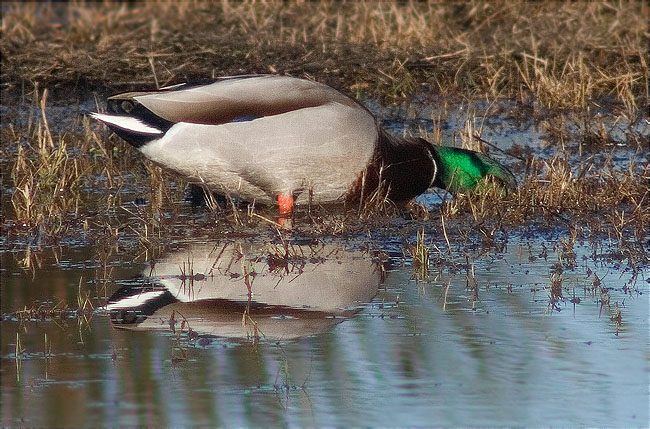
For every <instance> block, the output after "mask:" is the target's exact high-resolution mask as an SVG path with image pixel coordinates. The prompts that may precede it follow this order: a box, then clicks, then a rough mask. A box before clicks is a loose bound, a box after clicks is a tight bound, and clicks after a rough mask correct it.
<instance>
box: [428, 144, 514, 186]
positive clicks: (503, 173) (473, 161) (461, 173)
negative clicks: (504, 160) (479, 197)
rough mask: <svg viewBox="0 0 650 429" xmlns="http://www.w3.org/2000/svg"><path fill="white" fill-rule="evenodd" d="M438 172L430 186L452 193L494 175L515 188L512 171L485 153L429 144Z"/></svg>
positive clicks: (498, 179) (501, 181)
mask: <svg viewBox="0 0 650 429" xmlns="http://www.w3.org/2000/svg"><path fill="white" fill-rule="evenodd" d="M431 148H432V150H431V154H432V155H433V157H434V159H435V161H436V165H437V168H438V170H437V174H436V178H435V180H434V181H433V186H436V187H438V188H443V189H446V190H448V191H449V192H452V193H457V192H468V191H471V190H472V189H475V188H476V186H477V185H478V184H479V183H480V182H481V181H482V180H483V179H485V178H487V177H493V178H495V179H497V181H498V182H500V183H501V184H502V185H503V186H504V188H506V189H507V190H512V189H515V188H516V187H517V180H516V179H515V176H513V175H512V173H511V172H510V171H509V170H508V169H507V168H505V167H504V166H502V165H501V164H499V163H498V162H496V161H495V160H493V159H492V158H489V157H488V156H486V155H483V154H482V153H478V152H474V151H471V150H467V149H459V148H454V147H445V146H436V145H432V146H431Z"/></svg>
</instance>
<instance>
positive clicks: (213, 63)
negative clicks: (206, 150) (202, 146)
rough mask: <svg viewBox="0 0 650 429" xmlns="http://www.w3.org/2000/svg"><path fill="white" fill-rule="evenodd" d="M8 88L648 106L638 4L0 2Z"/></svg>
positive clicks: (643, 21)
mask: <svg viewBox="0 0 650 429" xmlns="http://www.w3.org/2000/svg"><path fill="white" fill-rule="evenodd" d="M3 7H4V13H3V19H2V38H1V41H0V51H1V53H2V58H3V59H2V62H3V67H2V74H1V77H2V82H3V86H2V89H3V93H4V94H7V93H16V92H20V90H21V88H24V87H27V88H29V87H31V86H32V85H33V84H34V83H37V82H38V83H40V84H41V86H42V87H48V88H50V89H52V90H54V89H58V88H61V89H63V88H66V89H67V88H70V87H71V86H72V87H74V88H76V89H78V90H88V89H100V90H101V89H104V88H108V89H110V90H111V91H114V90H118V89H124V88H126V87H132V86H142V85H145V86H148V87H152V86H154V85H155V84H159V85H164V84H168V83H173V82H179V81H186V80H206V79H211V78H213V77H214V76H219V75H228V74H239V73H268V72H272V73H276V72H277V73H290V74H293V75H297V76H310V77H314V78H316V79H318V80H321V81H324V82H327V83H330V84H334V85H335V86H338V87H340V88H342V89H347V90H348V91H349V92H352V93H355V94H360V93H369V94H370V95H371V96H373V97H379V98H382V99H387V100H396V99H399V98H403V97H407V96H409V95H411V94H413V93H414V92H416V91H418V90H420V89H424V90H425V91H433V92H434V93H442V94H449V93H458V92H460V93H463V94H471V95H473V96H478V95H489V96H491V97H514V98H519V99H520V100H522V101H523V100H525V101H532V102H534V103H535V105H539V106H545V107H548V108H574V107H580V108H585V107H587V106H589V105H591V104H592V103H594V102H597V101H598V100H603V99H605V98H606V99H608V100H611V101H614V102H616V103H617V104H618V105H620V106H622V108H624V109H625V110H626V111H627V112H629V113H635V112H637V111H638V108H639V107H642V106H644V105H647V103H648V89H647V88H648V64H647V49H646V47H647V43H648V32H647V22H648V18H649V8H648V6H647V5H646V4H645V2H624V3H605V2H594V3H586V2H578V3H529V2H479V1H471V2H466V3H448V4H445V3H419V2H418V3H415V2H406V3H400V4H397V3H375V2H349V3H344V4H340V3H338V2H288V3H277V2H272V1H262V2H233V1H223V2H220V3H218V4H214V3H204V2H147V3H136V4H125V3H120V4H114V3H110V2H109V3H102V4H94V3H78V4H70V5H59V4H39V3H31V4H7V5H5V6H3Z"/></svg>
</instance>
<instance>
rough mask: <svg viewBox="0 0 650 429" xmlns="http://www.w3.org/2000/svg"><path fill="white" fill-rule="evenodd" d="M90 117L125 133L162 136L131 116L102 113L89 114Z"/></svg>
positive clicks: (159, 132) (155, 129)
mask: <svg viewBox="0 0 650 429" xmlns="http://www.w3.org/2000/svg"><path fill="white" fill-rule="evenodd" d="M90 116H91V117H92V118H94V119H97V120H99V121H102V122H104V123H105V124H107V125H112V126H115V127H118V128H121V129H123V130H126V131H132V132H135V133H141V134H149V135H162V134H163V133H164V132H163V131H162V130H159V129H158V128H156V127H152V126H151V125H147V124H145V123H144V122H142V121H141V120H140V119H138V118H134V117H131V116H117V115H107V114H104V113H95V112H91V113H90Z"/></svg>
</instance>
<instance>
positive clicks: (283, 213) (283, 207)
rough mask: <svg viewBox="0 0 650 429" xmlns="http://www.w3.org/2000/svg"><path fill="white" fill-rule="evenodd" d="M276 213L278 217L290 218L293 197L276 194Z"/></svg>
mask: <svg viewBox="0 0 650 429" xmlns="http://www.w3.org/2000/svg"><path fill="white" fill-rule="evenodd" d="M278 211H279V212H280V217H291V214H292V213H293V195H291V194H288V195H287V194H278Z"/></svg>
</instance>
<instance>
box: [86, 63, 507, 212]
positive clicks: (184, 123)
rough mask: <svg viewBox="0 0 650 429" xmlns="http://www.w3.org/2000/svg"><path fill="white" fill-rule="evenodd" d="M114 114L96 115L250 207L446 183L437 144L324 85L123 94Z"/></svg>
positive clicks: (147, 151) (262, 84) (398, 196)
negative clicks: (399, 131)
mask: <svg viewBox="0 0 650 429" xmlns="http://www.w3.org/2000/svg"><path fill="white" fill-rule="evenodd" d="M108 107H109V114H99V113H93V114H92V116H93V117H94V118H96V119H99V120H101V121H103V122H104V123H106V124H107V125H108V126H109V127H111V129H112V130H113V131H115V132H116V133H117V134H118V135H120V136H121V137H123V138H124V139H125V140H127V141H129V142H130V143H131V144H133V145H134V146H136V147H138V149H139V150H140V151H141V152H142V153H143V154H144V155H146V156H147V157H148V158H149V159H151V160H152V161H154V162H156V163H157V164H160V165H161V166H163V167H165V168H167V169H170V170H173V171H175V172H177V173H179V174H180V175H182V176H184V177H185V178H186V179H188V180H189V181H190V182H194V183H199V184H204V185H206V186H207V187H208V188H209V189H211V190H212V191H215V192H218V193H221V194H225V195H230V196H233V197H237V198H240V199H243V200H246V201H250V202H259V203H262V204H272V203H274V202H276V199H277V198H278V196H279V195H291V196H293V198H294V199H295V203H296V204H299V205H300V204H305V203H307V202H314V203H329V202H337V201H343V200H345V199H349V198H350V196H358V195H364V194H368V193H370V192H372V191H374V190H375V189H376V188H377V187H378V186H379V183H380V182H381V181H384V182H385V183H386V184H387V190H388V196H389V197H390V198H391V199H393V200H395V201H399V200H408V199H410V198H413V197H415V196H416V195H418V194H420V193H422V192H424V191H425V190H426V189H427V188H429V187H430V186H433V185H436V186H442V185H444V184H442V185H441V184H440V183H436V178H437V173H438V172H439V167H438V166H440V165H442V167H444V164H441V161H443V162H444V159H443V160H441V159H440V156H439V155H437V153H438V152H437V151H436V150H435V149H434V148H433V146H432V145H431V144H429V143H428V142H426V141H424V140H422V139H410V140H409V139H397V138H395V137H392V136H390V135H389V134H387V133H386V132H385V131H383V130H382V129H381V128H380V127H379V126H378V124H377V122H376V121H375V118H374V117H373V115H372V114H371V113H370V112H369V111H368V110H367V109H366V108H364V107H363V106H362V105H360V104H359V103H357V102H356V101H355V100H353V99H351V98H349V97H347V96H345V95H344V94H342V93H340V92H339V91H337V90H335V89H333V88H331V87H329V86H327V85H324V84H321V83H318V82H312V81H308V80H304V79H297V78H293V77H288V76H274V75H259V76H239V77H229V78H222V79H220V80H219V81H217V82H215V83H213V84H209V85H205V86H199V87H191V88H187V89H183V88H181V89H174V90H168V91H156V92H139V93H126V94H120V95H117V96H114V97H111V98H109V100H108ZM459 150H460V149H459ZM466 152H467V151H466ZM472 154H474V153H473V152H472ZM477 155H479V154H477ZM485 158H487V157H485ZM487 159H488V160H489V158H487ZM483 161H484V160H482V162H483ZM495 164H496V163H495ZM497 165H498V164H497ZM442 167H441V168H442ZM440 171H442V170H440ZM508 174H509V173H508ZM452 176H453V174H452ZM497 176H498V174H497ZM510 176H511V175H510ZM513 180H514V178H513Z"/></svg>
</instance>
